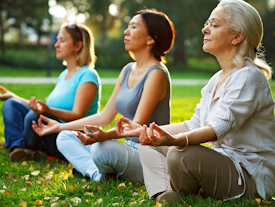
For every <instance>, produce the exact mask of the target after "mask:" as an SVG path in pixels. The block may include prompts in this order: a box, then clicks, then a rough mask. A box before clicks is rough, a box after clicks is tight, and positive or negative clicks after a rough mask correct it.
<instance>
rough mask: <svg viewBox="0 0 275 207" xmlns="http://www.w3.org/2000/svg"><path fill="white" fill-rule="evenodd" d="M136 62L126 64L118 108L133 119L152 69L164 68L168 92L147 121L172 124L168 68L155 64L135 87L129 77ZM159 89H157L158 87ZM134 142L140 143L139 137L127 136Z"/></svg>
mask: <svg viewBox="0 0 275 207" xmlns="http://www.w3.org/2000/svg"><path fill="white" fill-rule="evenodd" d="M133 64H134V63H129V64H128V65H126V66H125V70H124V74H123V79H122V84H121V87H120V90H119V92H118V94H117V97H116V100H115V107H116V110H117V111H118V112H119V113H120V114H121V115H122V116H124V117H126V118H128V119H130V120H133V118H134V116H135V113H136V110H137V107H138V104H139V101H140V98H141V95H142V91H143V86H144V83H145V81H146V79H147V77H148V75H149V73H150V72H151V71H152V70H155V69H160V70H163V71H164V73H165V75H166V78H167V82H168V84H167V93H166V95H165V97H164V99H162V100H161V101H159V102H158V103H157V105H156V107H155V109H154V111H153V113H152V115H151V117H150V119H149V121H148V123H147V125H149V124H150V123H151V122H155V123H157V124H158V125H165V124H170V93H171V79H170V74H169V71H168V69H167V68H166V67H165V65H162V66H161V65H154V66H152V67H151V68H150V69H149V70H148V71H147V73H146V74H145V75H144V76H143V78H142V79H141V80H140V81H139V82H138V83H137V84H136V85H135V86H134V87H133V88H130V87H129V86H128V77H129V74H130V71H131V68H132V66H133ZM156 90H157V89H156ZM126 139H130V140H132V141H134V142H138V143H139V138H138V137H132V138H126Z"/></svg>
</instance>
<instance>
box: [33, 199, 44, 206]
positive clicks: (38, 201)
mask: <svg viewBox="0 0 275 207" xmlns="http://www.w3.org/2000/svg"><path fill="white" fill-rule="evenodd" d="M42 204H43V201H41V200H36V201H34V205H36V206H38V205H42Z"/></svg>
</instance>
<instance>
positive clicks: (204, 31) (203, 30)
mask: <svg viewBox="0 0 275 207" xmlns="http://www.w3.org/2000/svg"><path fill="white" fill-rule="evenodd" d="M201 32H202V34H209V26H208V25H207V26H205V27H203V28H202V30H201Z"/></svg>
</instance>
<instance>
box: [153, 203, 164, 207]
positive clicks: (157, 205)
mask: <svg viewBox="0 0 275 207" xmlns="http://www.w3.org/2000/svg"><path fill="white" fill-rule="evenodd" d="M161 206H162V204H161V203H159V202H156V205H154V206H153V207H161Z"/></svg>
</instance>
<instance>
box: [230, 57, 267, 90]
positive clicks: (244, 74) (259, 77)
mask: <svg viewBox="0 0 275 207" xmlns="http://www.w3.org/2000/svg"><path fill="white" fill-rule="evenodd" d="M230 79H231V81H234V82H237V83H239V84H241V83H243V84H245V85H256V86H257V87H260V88H262V87H266V86H268V85H269V83H268V81H267V79H266V77H265V75H264V74H263V72H262V71H261V70H260V69H259V68H258V67H256V66H255V65H253V64H251V63H250V62H248V61H246V65H245V67H243V68H241V69H238V70H237V69H236V70H235V71H234V72H233V73H232V77H231V78H230Z"/></svg>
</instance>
